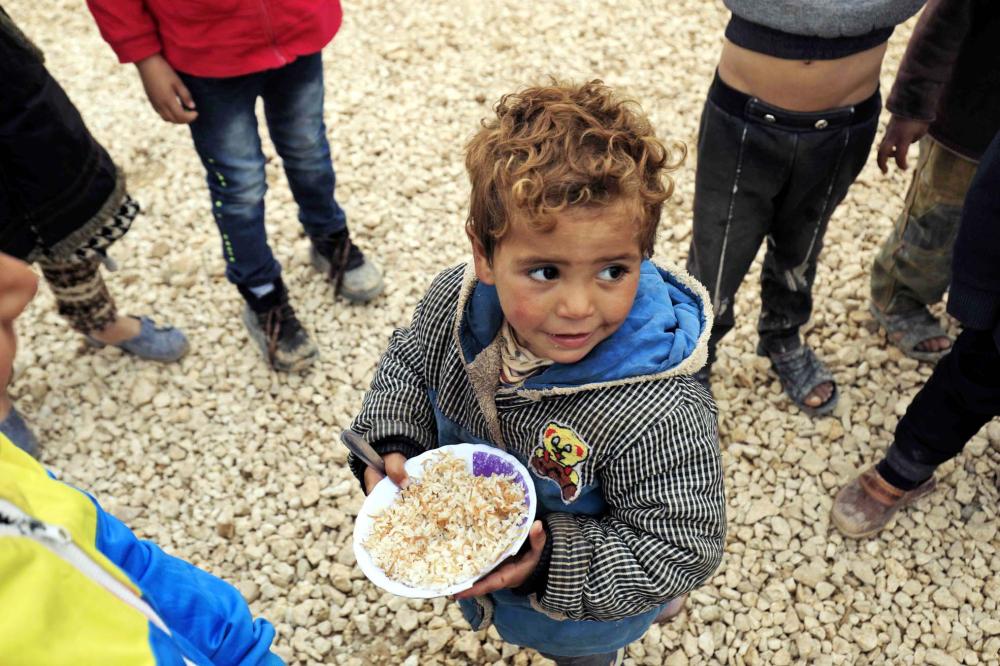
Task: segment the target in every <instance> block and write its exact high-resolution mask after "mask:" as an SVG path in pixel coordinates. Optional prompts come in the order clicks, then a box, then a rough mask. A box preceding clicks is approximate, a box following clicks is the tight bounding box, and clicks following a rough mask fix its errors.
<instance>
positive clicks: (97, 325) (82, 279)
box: [38, 259, 118, 333]
mask: <svg viewBox="0 0 1000 666" xmlns="http://www.w3.org/2000/svg"><path fill="white" fill-rule="evenodd" d="M38 265H39V267H40V268H41V269H42V275H44V276H45V280H46V282H48V284H49V288H50V289H52V293H53V295H54V296H55V298H56V304H57V305H58V309H59V314H61V315H62V316H63V317H65V318H66V319H68V320H69V323H70V326H72V327H73V329H74V330H76V331H79V332H80V333H93V332H94V331H98V330H100V329H102V328H104V327H105V326H107V325H108V324H110V323H112V322H113V321H115V319H117V318H118V311H117V309H116V308H115V301H114V299H113V298H111V294H110V293H109V292H108V287H107V285H106V284H105V283H104V278H102V277H101V273H100V270H99V269H100V262H99V261H97V260H91V261H69V262H58V261H52V260H51V259H40V260H39V261H38Z"/></svg>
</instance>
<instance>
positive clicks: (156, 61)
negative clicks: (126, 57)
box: [135, 53, 198, 125]
mask: <svg viewBox="0 0 1000 666" xmlns="http://www.w3.org/2000/svg"><path fill="white" fill-rule="evenodd" d="M135 66H136V67H137V68H138V70H139V78H141V79H142V87H143V88H145V90H146V97H148V98H149V103H150V104H152V105H153V108H154V109H155V110H156V112H157V113H158V114H160V117H161V118H163V119H164V120H166V121H167V122H170V123H177V124H179V125H186V124H187V123H190V122H192V121H193V120H194V119H195V118H197V117H198V112H197V111H195V110H194V98H193V97H191V93H190V91H188V89H187V86H185V85H184V82H183V81H181V77H179V76H177V72H175V71H174V68H173V67H171V66H170V63H168V62H167V61H166V60H164V58H163V56H161V55H160V54H159V53H157V54H156V55H151V56H149V57H148V58H145V59H144V60H140V61H139V62H137V63H136V64H135Z"/></svg>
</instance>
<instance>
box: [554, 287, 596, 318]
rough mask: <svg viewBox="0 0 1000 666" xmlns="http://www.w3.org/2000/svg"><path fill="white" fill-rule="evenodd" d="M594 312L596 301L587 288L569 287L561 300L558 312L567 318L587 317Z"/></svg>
mask: <svg viewBox="0 0 1000 666" xmlns="http://www.w3.org/2000/svg"><path fill="white" fill-rule="evenodd" d="M593 313H594V303H593V301H592V300H591V298H590V295H589V294H587V291H586V290H585V289H568V290H566V291H565V292H564V293H563V295H562V298H561V299H560V300H559V306H558V307H557V308H556V314H557V315H559V316H560V317H565V318H566V319H585V318H587V317H589V316H590V315H592V314H593Z"/></svg>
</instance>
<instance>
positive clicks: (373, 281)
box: [309, 229, 384, 303]
mask: <svg viewBox="0 0 1000 666" xmlns="http://www.w3.org/2000/svg"><path fill="white" fill-rule="evenodd" d="M310 240H311V241H312V247H311V248H310V250H309V258H310V260H311V261H312V265H313V268H315V269H316V270H317V271H319V272H320V273H323V274H324V275H326V276H327V279H328V280H330V283H331V284H332V285H333V293H334V296H336V295H338V294H339V295H341V296H343V297H344V298H346V299H347V300H349V301H352V302H354V303H365V302H367V301H370V300H372V299H373V298H375V297H376V296H378V295H379V294H381V293H382V290H383V289H384V285H383V283H382V274H381V273H380V272H379V270H378V268H376V266H375V264H373V263H372V262H370V261H369V260H368V259H367V258H365V255H364V254H363V253H362V252H361V250H360V249H359V248H358V246H357V245H355V244H354V243H353V242H351V236H350V234H349V233H348V232H347V230H346V229H345V230H344V231H342V232H340V233H338V234H334V235H333V236H330V237H328V238H316V237H313V238H310Z"/></svg>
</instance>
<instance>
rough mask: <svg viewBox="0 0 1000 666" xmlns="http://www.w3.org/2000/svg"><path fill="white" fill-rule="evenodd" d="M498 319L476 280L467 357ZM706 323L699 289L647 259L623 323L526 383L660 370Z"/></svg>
mask: <svg viewBox="0 0 1000 666" xmlns="http://www.w3.org/2000/svg"><path fill="white" fill-rule="evenodd" d="M502 323H503V311H502V310H501V309H500V299H499V298H498V297H497V291H496V288H495V287H493V286H491V285H487V284H483V283H482V282H478V283H476V287H475V289H474V291H473V293H472V296H471V297H470V298H469V300H468V301H467V302H466V306H465V312H464V313H463V316H462V324H461V328H460V338H461V342H462V353H463V355H464V357H465V361H466V362H467V363H468V362H471V361H472V360H473V359H474V358H475V357H476V356H477V355H478V354H479V352H481V351H482V350H483V349H484V348H486V347H487V346H488V345H489V344H490V343H491V342H493V339H494V338H496V335H497V331H499V330H500V325H501V324H502ZM704 328H705V312H704V309H703V305H702V302H701V299H700V298H699V297H698V295H697V294H695V293H694V292H693V291H692V290H691V289H690V288H688V287H687V286H685V285H684V284H682V283H681V281H680V280H678V279H677V278H676V277H674V276H673V275H672V274H671V273H670V272H668V271H666V270H664V269H662V268H658V267H657V266H656V265H655V264H653V262H652V261H649V260H648V259H647V260H645V261H643V262H642V267H641V269H640V273H639V290H638V291H637V293H636V296H635V303H633V304H632V310H631V311H630V312H629V314H628V317H627V318H626V319H625V322H624V323H622V325H621V327H620V328H619V329H618V330H617V331H615V332H614V334H613V335H612V336H611V337H609V338H607V339H606V340H603V341H602V342H601V343H600V344H599V345H597V346H596V347H594V348H593V349H592V350H591V352H590V353H589V354H587V355H586V356H585V357H584V358H583V359H582V360H581V361H579V362H578V363H573V364H568V365H567V364H563V363H555V364H553V365H551V366H549V367H548V368H546V369H545V371H544V372H541V373H539V374H537V375H535V376H533V377H530V378H528V380H527V381H525V382H524V388H526V389H535V390H538V389H548V388H557V387H566V386H582V385H584V384H595V383H601V382H613V381H618V380H621V379H628V378H630V377H640V376H645V375H655V374H659V373H661V372H665V371H667V370H669V369H671V368H673V367H676V366H678V365H680V363H681V362H682V361H684V359H686V358H687V357H688V356H690V355H691V353H692V352H693V351H694V350H695V347H696V346H697V344H698V338H699V337H700V336H701V332H702V330H703V329H704Z"/></svg>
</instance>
